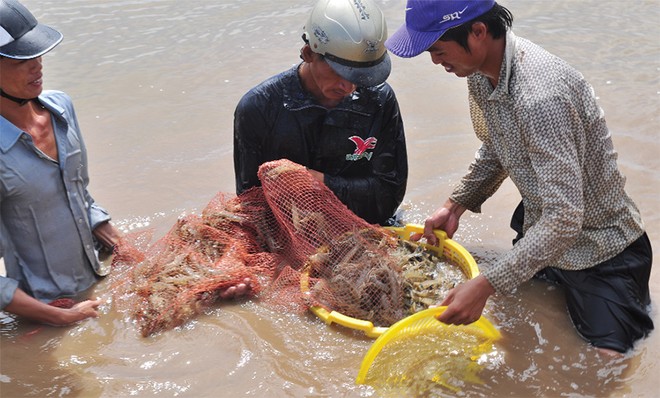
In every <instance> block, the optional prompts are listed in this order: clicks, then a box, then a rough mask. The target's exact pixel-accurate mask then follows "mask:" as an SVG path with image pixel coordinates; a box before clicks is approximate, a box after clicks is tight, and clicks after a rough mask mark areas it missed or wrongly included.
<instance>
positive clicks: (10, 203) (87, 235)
mask: <svg viewBox="0 0 660 398" xmlns="http://www.w3.org/2000/svg"><path fill="white" fill-rule="evenodd" d="M39 101H40V102H41V104H42V105H43V106H44V107H45V108H46V109H47V110H48V111H50V113H51V115H52V124H53V129H54V132H55V140H56V143H57V152H58V157H59V159H56V160H55V159H51V158H50V157H48V156H46V155H45V154H44V153H43V152H41V151H40V150H39V149H38V148H37V147H36V146H35V145H34V142H33V141H32V138H31V136H30V135H29V134H27V133H26V132H24V131H22V130H20V129H19V128H17V127H16V126H14V125H13V124H12V123H10V122H9V121H8V120H6V119H5V118H4V117H2V116H0V257H2V258H3V259H4V262H5V268H6V271H7V277H0V309H2V308H4V307H5V306H6V305H7V304H9V303H10V302H11V300H12V298H13V296H14V292H15V291H16V288H17V287H19V288H21V289H23V290H24V291H25V292H26V293H27V294H29V295H31V296H33V297H35V298H37V299H38V300H41V301H45V302H47V301H51V300H54V299H56V298H59V297H67V296H74V295H76V294H77V293H80V292H82V291H84V290H85V289H87V288H89V287H90V286H91V285H92V284H93V283H94V282H96V280H97V275H103V274H104V271H102V269H101V264H100V263H99V261H98V257H97V251H96V248H95V244H96V241H95V239H94V237H93V235H92V230H93V229H94V228H95V227H96V226H97V225H98V224H100V223H102V222H104V221H107V220H109V219H110V216H109V215H108V213H107V212H106V211H105V210H104V209H102V208H100V207H99V206H97V205H95V204H94V199H92V197H91V196H90V194H89V192H87V185H88V182H89V177H88V174H87V151H86V149H85V144H84V142H83V139H82V136H81V134H80V128H79V126H78V120H77V118H76V114H75V112H74V109H73V104H72V102H71V99H70V98H69V96H68V95H66V94H65V93H63V92H60V91H44V92H43V93H42V95H41V96H39Z"/></svg>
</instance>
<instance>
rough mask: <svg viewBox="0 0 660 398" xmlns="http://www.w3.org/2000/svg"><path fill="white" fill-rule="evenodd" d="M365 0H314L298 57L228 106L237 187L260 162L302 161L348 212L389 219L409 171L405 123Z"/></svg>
mask: <svg viewBox="0 0 660 398" xmlns="http://www.w3.org/2000/svg"><path fill="white" fill-rule="evenodd" d="M385 39H387V27H386V23H385V18H384V16H383V13H382V12H381V10H380V9H379V8H378V7H377V6H376V4H375V3H374V2H373V1H372V0H320V1H319V2H318V3H317V4H316V6H315V7H314V8H313V10H312V12H311V14H310V16H309V19H308V21H307V23H306V24H305V26H304V34H303V40H304V41H305V44H304V45H303V47H302V49H301V51H300V57H301V58H302V62H301V63H299V64H298V65H296V66H295V67H293V68H291V69H289V70H287V71H284V72H282V73H280V74H278V75H276V76H273V77H271V78H270V79H268V80H266V81H264V82H263V83H261V84H259V85H258V86H256V87H254V88H253V89H251V90H250V91H249V92H248V93H247V94H245V95H244V96H243V98H242V99H241V100H240V102H239V104H238V106H237V107H236V112H235V115H234V168H235V173H236V192H237V194H240V193H241V192H243V191H245V190H246V189H249V188H251V187H254V186H258V185H260V183H259V180H258V178H257V171H258V168H259V166H260V165H261V164H263V163H264V162H267V161H271V160H277V159H282V158H286V159H289V160H291V161H293V162H296V163H299V164H302V165H304V166H306V167H307V168H308V169H309V171H310V173H311V174H312V175H313V176H314V177H315V178H316V179H317V180H318V181H320V182H323V183H325V184H326V185H327V186H328V187H329V188H330V189H331V190H332V191H333V192H334V193H335V195H337V197H338V198H339V199H340V200H341V201H342V202H343V203H344V204H346V206H347V207H348V208H349V209H351V210H352V211H353V212H354V213H355V214H357V215H358V216H360V217H362V218H363V219H365V220H366V221H368V222H371V223H379V224H387V223H389V222H392V216H393V215H394V212H395V211H396V209H397V208H398V206H399V205H400V204H401V201H402V200H403V196H404V194H405V190H406V182H407V178H408V160H407V153H406V144H405V136H404V131H403V122H402V120H401V115H400V113H399V106H398V103H397V100H396V97H395V95H394V92H393V90H392V88H391V87H390V86H389V85H388V84H387V83H385V80H386V79H387V77H388V76H389V74H390V69H391V63H390V58H389V55H388V53H387V51H386V49H385V47H384V45H383V43H384V41H385Z"/></svg>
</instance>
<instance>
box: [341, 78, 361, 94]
mask: <svg viewBox="0 0 660 398" xmlns="http://www.w3.org/2000/svg"><path fill="white" fill-rule="evenodd" d="M339 88H341V90H342V91H343V92H345V93H346V94H350V93H352V92H353V91H355V89H356V88H357V86H356V85H355V84H353V83H351V82H349V81H348V80H346V79H343V78H341V79H339Z"/></svg>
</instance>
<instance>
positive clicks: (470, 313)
mask: <svg viewBox="0 0 660 398" xmlns="http://www.w3.org/2000/svg"><path fill="white" fill-rule="evenodd" d="M493 293H495V289H494V288H493V286H492V285H491V284H490V282H488V279H486V277H484V276H483V275H479V276H477V277H476V278H474V279H470V280H469V281H467V282H465V283H462V284H460V285H458V286H456V287H455V288H453V289H451V290H450V291H449V294H447V297H445V299H444V300H443V301H442V303H440V305H446V306H447V309H446V310H445V311H444V312H443V313H442V314H441V315H440V316H439V317H438V320H439V321H440V322H443V323H446V324H451V325H468V324H470V323H472V322H476V321H477V320H479V317H481V313H482V312H483V310H484V307H485V306H486V301H487V300H488V297H490V295H491V294H493Z"/></svg>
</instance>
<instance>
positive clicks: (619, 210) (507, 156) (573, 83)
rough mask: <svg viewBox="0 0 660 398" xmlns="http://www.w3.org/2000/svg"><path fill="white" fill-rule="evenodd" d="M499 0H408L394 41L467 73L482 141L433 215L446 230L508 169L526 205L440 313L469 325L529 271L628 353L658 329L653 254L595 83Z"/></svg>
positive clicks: (397, 47)
mask: <svg viewBox="0 0 660 398" xmlns="http://www.w3.org/2000/svg"><path fill="white" fill-rule="evenodd" d="M512 22H513V17H512V15H511V13H510V12H509V10H507V9H506V8H504V7H502V6H500V5H499V4H497V3H495V2H494V1H490V0H489V1H457V0H434V1H429V0H409V1H408V3H407V6H406V18H405V24H404V25H403V26H402V27H401V28H400V29H399V30H398V31H396V32H395V33H394V34H393V35H392V36H391V37H390V38H389V39H388V40H387V41H386V46H387V48H388V49H389V50H390V51H391V52H392V53H394V54H396V55H398V56H401V57H414V56H417V55H419V54H421V53H422V52H425V51H428V53H429V54H430V56H431V60H432V62H433V63H435V64H439V65H441V66H443V67H444V68H445V70H446V71H447V72H450V73H454V74H456V75H457V76H459V77H467V82H468V90H469V105H470V115H471V118H472V124H473V127H474V130H475V133H476V135H477V137H478V138H479V139H480V140H481V141H482V145H481V147H480V148H479V151H478V152H477V156H476V157H475V160H474V161H473V162H472V164H471V165H470V168H469V171H468V173H467V174H466V175H465V177H464V178H463V179H462V180H461V182H460V184H459V185H458V187H457V188H456V189H455V190H454V192H453V193H452V194H451V195H450V197H449V198H448V199H447V201H446V202H445V204H444V206H443V207H441V208H440V209H438V210H437V211H436V212H435V213H434V214H433V215H432V216H431V217H429V218H428V219H427V220H426V222H425V226H424V236H425V237H426V238H427V239H428V240H429V241H430V242H432V243H433V242H435V236H434V235H433V234H432V233H431V231H432V230H433V229H434V228H441V229H444V230H445V231H446V232H447V234H448V236H450V237H451V236H453V234H454V233H455V232H456V230H457V228H458V224H459V219H460V217H461V215H462V214H463V213H464V212H465V211H466V210H470V211H473V212H480V211H481V204H482V203H483V202H484V201H485V200H486V199H487V198H489V197H490V196H491V195H492V194H493V193H495V191H496V190H497V189H498V188H499V187H500V185H501V183H502V182H503V181H504V179H506V178H507V177H509V178H511V180H512V181H513V183H514V184H515V185H516V187H517V188H518V190H519V192H520V194H521V197H522V201H521V203H520V205H519V206H518V208H517V209H516V211H515V212H514V215H513V218H512V221H511V226H512V227H513V228H514V230H516V232H518V237H517V238H516V239H515V240H514V246H513V248H512V249H511V250H510V251H508V252H506V253H504V254H503V255H502V256H500V257H499V258H498V259H497V260H496V261H495V262H494V263H493V264H491V265H490V266H489V267H485V268H484V269H483V270H482V273H481V275H479V276H478V277H476V278H474V279H472V280H470V281H468V282H466V283H464V284H462V285H459V286H457V287H456V288H455V289H453V290H452V291H450V293H449V294H448V295H447V297H446V298H445V299H444V301H443V302H442V303H441V305H447V306H448V308H447V310H446V311H445V312H444V313H443V314H442V315H441V316H440V318H439V319H440V320H441V321H443V322H445V323H450V324H468V323H471V322H474V321H475V320H477V319H478V318H479V316H480V315H481V313H482V311H483V309H484V306H485V304H486V301H487V299H488V297H489V296H490V295H491V294H493V293H495V292H499V293H509V292H511V291H513V290H514V289H515V288H516V287H517V286H518V285H520V284H521V283H523V282H525V281H527V280H529V279H531V278H532V277H538V278H543V279H546V280H549V281H552V282H555V283H559V284H561V285H562V286H563V288H564V291H565V297H566V302H567V306H568V310H569V314H570V316H571V319H572V321H573V324H574V325H575V327H576V329H577V331H578V333H579V334H580V335H581V336H583V337H584V338H585V339H587V340H588V341H589V342H590V343H591V344H593V345H594V346H596V347H598V348H599V349H601V350H602V351H604V352H610V353H611V352H626V351H627V350H629V349H630V348H632V347H633V345H634V343H635V341H637V340H638V339H640V338H643V337H645V336H646V335H647V334H648V333H649V332H650V331H651V330H653V322H652V320H651V318H650V317H649V314H648V312H649V311H648V307H649V306H650V301H651V300H650V295H649V287H648V282H649V276H650V272H651V262H652V257H653V256H652V251H651V245H650V242H649V239H648V237H647V235H646V233H645V231H644V226H643V223H642V220H641V216H640V213H639V210H638V209H637V207H636V205H635V203H634V202H633V201H632V199H631V198H630V197H629V196H628V195H627V193H626V192H625V190H624V182H625V179H624V177H623V176H622V175H621V173H620V172H619V170H618V167H617V164H616V152H615V151H614V149H613V146H612V140H611V137H610V133H609V131H608V128H607V125H606V123H605V120H604V118H603V112H602V110H601V109H600V108H599V107H598V105H597V103H596V99H595V95H594V91H593V89H592V87H591V86H590V85H589V84H588V83H587V82H586V81H585V80H584V77H583V76H582V75H581V74H580V73H579V72H578V71H576V70H575V69H573V68H572V67H571V66H570V65H568V64H566V62H564V61H562V60H561V59H559V58H557V57H556V56H554V55H552V54H550V53H548V52H547V51H545V50H543V49H542V48H540V47H539V46H537V45H535V44H533V43H531V42H530V41H528V40H525V39H523V38H519V37H516V36H515V35H514V34H513V32H512V31H511V25H512Z"/></svg>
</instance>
